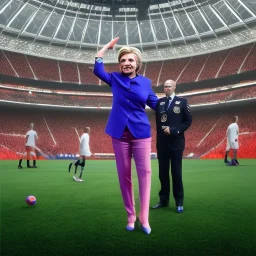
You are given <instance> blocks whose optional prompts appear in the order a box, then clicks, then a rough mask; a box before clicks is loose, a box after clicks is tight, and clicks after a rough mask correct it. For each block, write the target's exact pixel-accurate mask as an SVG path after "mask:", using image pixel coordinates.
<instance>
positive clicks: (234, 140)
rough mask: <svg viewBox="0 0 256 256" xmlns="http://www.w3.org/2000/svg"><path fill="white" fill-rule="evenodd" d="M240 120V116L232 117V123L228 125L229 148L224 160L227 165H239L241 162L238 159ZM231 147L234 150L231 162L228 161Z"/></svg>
mask: <svg viewBox="0 0 256 256" xmlns="http://www.w3.org/2000/svg"><path fill="white" fill-rule="evenodd" d="M237 122H238V116H234V117H233V119H232V123H231V124H230V125H229V126H228V129H227V148H226V154H225V159H224V162H225V163H226V164H227V165H239V162H238V161H237V150H238V148H239V144H238V135H239V127H238V125H237ZM230 149H232V150H233V159H232V160H231V162H229V161H228V154H229V151H230Z"/></svg>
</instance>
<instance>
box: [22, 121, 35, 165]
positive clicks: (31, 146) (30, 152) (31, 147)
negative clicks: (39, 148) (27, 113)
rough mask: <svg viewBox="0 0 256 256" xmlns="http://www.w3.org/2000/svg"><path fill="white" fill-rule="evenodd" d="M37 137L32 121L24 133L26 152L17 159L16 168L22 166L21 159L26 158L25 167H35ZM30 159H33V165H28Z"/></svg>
mask: <svg viewBox="0 0 256 256" xmlns="http://www.w3.org/2000/svg"><path fill="white" fill-rule="evenodd" d="M37 139H38V136H37V132H36V131H34V123H31V124H30V130H29V131H28V132H27V134H26V144H25V149H26V152H25V153H24V154H23V155H22V157H21V159H20V160H19V165H18V168H19V169H21V168H22V165H21V163H22V159H23V158H24V159H27V168H37V166H36V153H35V148H36V141H37ZM30 159H32V160H33V166H30Z"/></svg>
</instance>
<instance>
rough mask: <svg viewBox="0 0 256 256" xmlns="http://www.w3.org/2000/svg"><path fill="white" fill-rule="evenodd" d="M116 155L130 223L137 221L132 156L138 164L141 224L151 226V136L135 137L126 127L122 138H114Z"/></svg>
mask: <svg viewBox="0 0 256 256" xmlns="http://www.w3.org/2000/svg"><path fill="white" fill-rule="evenodd" d="M112 143H113V148H114V152H115V157H116V167H117V172H118V178H119V184H120V189H121V193H122V196H123V201H124V206H125V209H126V212H127V215H128V223H134V222H135V221H136V211H135V202H134V195H133V185H132V175H131V174H132V163H131V159H132V156H133V158H134V162H135V165H136V170H137V175H138V181H139V198H140V213H139V215H138V217H139V220H140V222H141V224H142V225H143V226H145V227H148V226H149V222H148V218H149V201H150V188H151V161H150V153H151V138H146V139H135V138H134V137H133V136H132V134H131V133H130V131H129V130H128V129H126V130H125V131H124V134H123V135H122V137H121V139H114V138H112Z"/></svg>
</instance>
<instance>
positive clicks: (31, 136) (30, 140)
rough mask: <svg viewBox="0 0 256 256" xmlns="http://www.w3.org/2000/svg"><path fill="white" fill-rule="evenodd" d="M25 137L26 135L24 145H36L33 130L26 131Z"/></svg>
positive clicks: (35, 135)
mask: <svg viewBox="0 0 256 256" xmlns="http://www.w3.org/2000/svg"><path fill="white" fill-rule="evenodd" d="M26 137H28V139H27V142H26V144H25V145H26V146H29V147H34V148H35V147H36V138H37V133H36V131H34V130H30V131H28V132H27V134H26Z"/></svg>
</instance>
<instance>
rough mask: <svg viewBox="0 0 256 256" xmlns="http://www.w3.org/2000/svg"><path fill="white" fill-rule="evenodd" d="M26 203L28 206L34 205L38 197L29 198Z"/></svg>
mask: <svg viewBox="0 0 256 256" xmlns="http://www.w3.org/2000/svg"><path fill="white" fill-rule="evenodd" d="M26 203H27V204H28V205H34V204H35V203H36V197H35V196H27V198H26Z"/></svg>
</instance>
